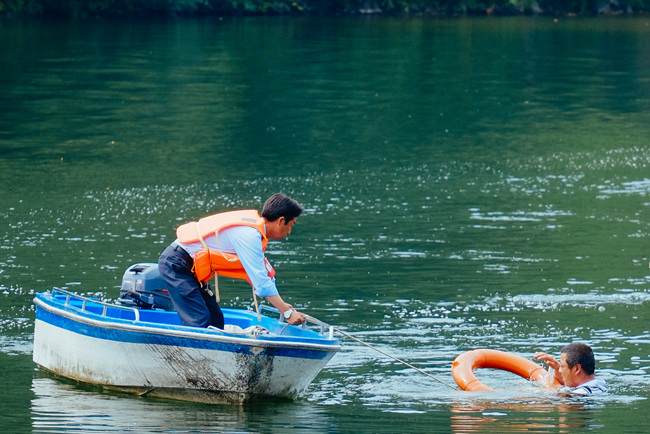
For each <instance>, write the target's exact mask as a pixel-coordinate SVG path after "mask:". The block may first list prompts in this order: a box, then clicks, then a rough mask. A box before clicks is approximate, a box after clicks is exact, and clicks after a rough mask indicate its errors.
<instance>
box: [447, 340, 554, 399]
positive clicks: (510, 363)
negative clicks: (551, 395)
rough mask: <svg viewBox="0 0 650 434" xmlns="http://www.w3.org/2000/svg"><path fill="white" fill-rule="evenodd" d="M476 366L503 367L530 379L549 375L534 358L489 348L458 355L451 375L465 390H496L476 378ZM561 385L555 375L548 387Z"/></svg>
mask: <svg viewBox="0 0 650 434" xmlns="http://www.w3.org/2000/svg"><path fill="white" fill-rule="evenodd" d="M476 368H492V369H501V370H504V371H508V372H512V373H513V374H517V375H519V376H520V377H524V378H525V379H527V380H530V381H540V380H542V379H544V378H546V377H547V371H546V369H544V368H543V367H542V366H540V365H538V364H537V363H535V362H533V361H532V360H528V359H524V358H523V357H520V356H517V355H515V354H510V353H506V352H505V351H499V350H487V349H480V350H472V351H467V352H465V353H463V354H461V355H460V356H458V357H456V360H454V363H453V364H452V365H451V375H452V376H453V377H454V380H456V383H457V384H458V386H460V388H461V389H463V390H468V391H472V392H474V391H492V390H494V389H493V388H491V387H490V386H486V385H485V384H483V383H481V382H480V381H479V379H478V378H476V375H474V369H476ZM561 386H562V385H561V384H560V382H559V381H557V379H556V378H555V377H553V383H552V384H550V385H548V386H547V387H551V388H558V387H561Z"/></svg>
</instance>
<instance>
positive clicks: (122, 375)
mask: <svg viewBox="0 0 650 434" xmlns="http://www.w3.org/2000/svg"><path fill="white" fill-rule="evenodd" d="M34 303H35V304H36V322H35V330H34V355H33V358H34V362H35V363H36V364H37V365H38V366H40V367H41V368H43V369H45V370H47V371H50V372H53V373H54V374H57V375H59V376H62V377H66V378H70V379H72V380H76V381H80V382H84V383H90V384H93V385H97V386H101V387H102V388H106V389H109V390H117V391H123V392H130V393H134V394H137V395H142V396H154V397H162V398H172V399H181V400H187V401H195V402H207V403H224V402H231V403H243V402H248V401H253V400H260V399H268V398H287V399H294V398H296V397H298V396H299V395H300V394H301V393H303V392H304V391H305V389H306V388H307V386H308V385H309V384H310V383H311V381H312V380H313V379H314V378H315V377H316V375H318V373H319V372H320V371H321V370H322V369H323V367H324V366H325V365H326V364H327V362H328V361H329V360H330V359H331V358H332V357H333V356H334V354H335V353H336V352H337V351H339V350H340V344H339V340H338V339H336V338H335V337H334V336H333V328H332V327H329V329H328V327H327V324H323V323H318V324H319V325H318V324H317V325H318V327H320V330H318V327H317V329H316V330H315V329H313V327H311V328H307V327H304V326H292V325H287V324H286V323H285V322H282V321H281V320H280V319H279V317H280V315H279V312H277V311H275V310H273V309H269V308H266V310H267V311H274V315H277V317H275V316H274V317H270V316H268V315H266V314H265V315H261V316H260V318H259V319H258V316H257V315H256V313H255V312H252V311H246V310H241V309H223V313H224V316H225V321H226V327H225V328H224V330H220V329H216V328H207V329H203V328H196V327H187V326H183V325H181V324H180V321H179V319H178V314H177V313H176V312H173V311H165V310H157V309H140V308H138V307H130V306H124V305H119V304H110V303H105V302H102V301H99V300H97V299H94V298H89V297H84V296H80V295H76V294H73V293H71V292H68V291H65V290H60V289H53V290H51V291H46V292H43V293H39V294H37V295H36V297H35V299H34ZM264 313H266V312H264Z"/></svg>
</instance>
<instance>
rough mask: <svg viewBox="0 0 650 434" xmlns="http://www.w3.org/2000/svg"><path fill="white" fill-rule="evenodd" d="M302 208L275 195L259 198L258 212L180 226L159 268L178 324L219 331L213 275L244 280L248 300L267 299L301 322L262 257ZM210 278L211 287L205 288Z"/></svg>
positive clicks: (216, 216)
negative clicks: (261, 202)
mask: <svg viewBox="0 0 650 434" xmlns="http://www.w3.org/2000/svg"><path fill="white" fill-rule="evenodd" d="M302 211H303V208H302V206H301V205H300V204H299V203H298V202H296V201H295V200H293V199H291V198H290V197H287V196H286V195H284V194H282V193H276V194H274V195H273V196H271V197H270V198H268V199H267V200H266V202H264V207H263V209H262V214H261V215H260V214H259V213H258V212H257V210H238V211H228V212H223V213H219V214H213V215H210V216H207V217H204V218H202V219H200V220H199V221H198V222H189V223H185V224H183V225H181V226H179V227H178V228H177V230H176V236H177V238H176V240H175V241H174V242H173V243H171V244H170V245H169V247H167V248H166V249H165V251H164V252H163V253H162V254H161V255H160V258H159V260H158V269H159V271H160V275H161V276H162V278H163V279H164V280H165V282H166V283H167V284H168V285H169V287H168V289H169V295H170V298H171V299H172V303H173V304H174V308H175V309H176V311H177V312H178V315H179V317H180V320H181V323H182V324H184V325H188V326H194V327H208V326H210V325H212V326H214V327H217V328H220V329H223V327H224V317H223V313H222V312H221V308H220V307H219V287H218V285H217V276H228V277H234V278H238V279H244V280H247V281H248V282H249V283H250V284H251V286H252V287H253V298H255V296H256V295H257V296H262V297H266V299H267V300H268V301H269V302H270V303H271V304H272V305H273V306H274V307H275V308H276V309H277V310H279V311H280V312H281V313H282V315H283V317H284V318H285V319H286V320H287V322H288V323H289V324H301V323H303V322H304V315H303V314H302V313H300V312H298V311H297V310H295V309H294V308H293V306H291V305H290V304H288V303H286V302H285V301H284V300H283V299H282V297H281V296H280V294H279V293H278V289H277V287H276V284H275V270H273V267H271V264H269V262H268V260H267V259H266V257H265V256H264V251H265V250H266V245H267V243H268V240H269V239H273V240H281V239H283V238H284V237H286V236H287V235H289V234H290V233H291V229H292V228H293V226H294V225H295V223H296V220H297V219H298V216H300V214H301V213H302ZM212 277H215V285H214V287H213V288H210V286H208V283H207V282H208V280H210V279H211V278H212ZM213 290H214V292H213ZM255 302H256V307H257V299H255Z"/></svg>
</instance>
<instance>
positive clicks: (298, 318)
mask: <svg viewBox="0 0 650 434" xmlns="http://www.w3.org/2000/svg"><path fill="white" fill-rule="evenodd" d="M292 309H293V308H292ZM287 322H288V323H289V324H291V325H298V324H302V323H304V322H305V314H304V313H300V312H298V311H297V310H296V309H293V312H291V316H290V317H289V319H288V320H287Z"/></svg>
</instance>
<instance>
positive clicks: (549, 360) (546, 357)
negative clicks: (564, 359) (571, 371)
mask: <svg viewBox="0 0 650 434" xmlns="http://www.w3.org/2000/svg"><path fill="white" fill-rule="evenodd" d="M533 357H535V358H536V359H537V360H541V361H542V362H544V363H546V364H547V365H548V367H549V368H551V369H553V370H555V371H556V372H557V371H559V370H560V362H558V361H557V360H555V358H554V357H553V356H551V355H550V354H546V353H543V352H541V351H538V352H536V353H535V354H533Z"/></svg>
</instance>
